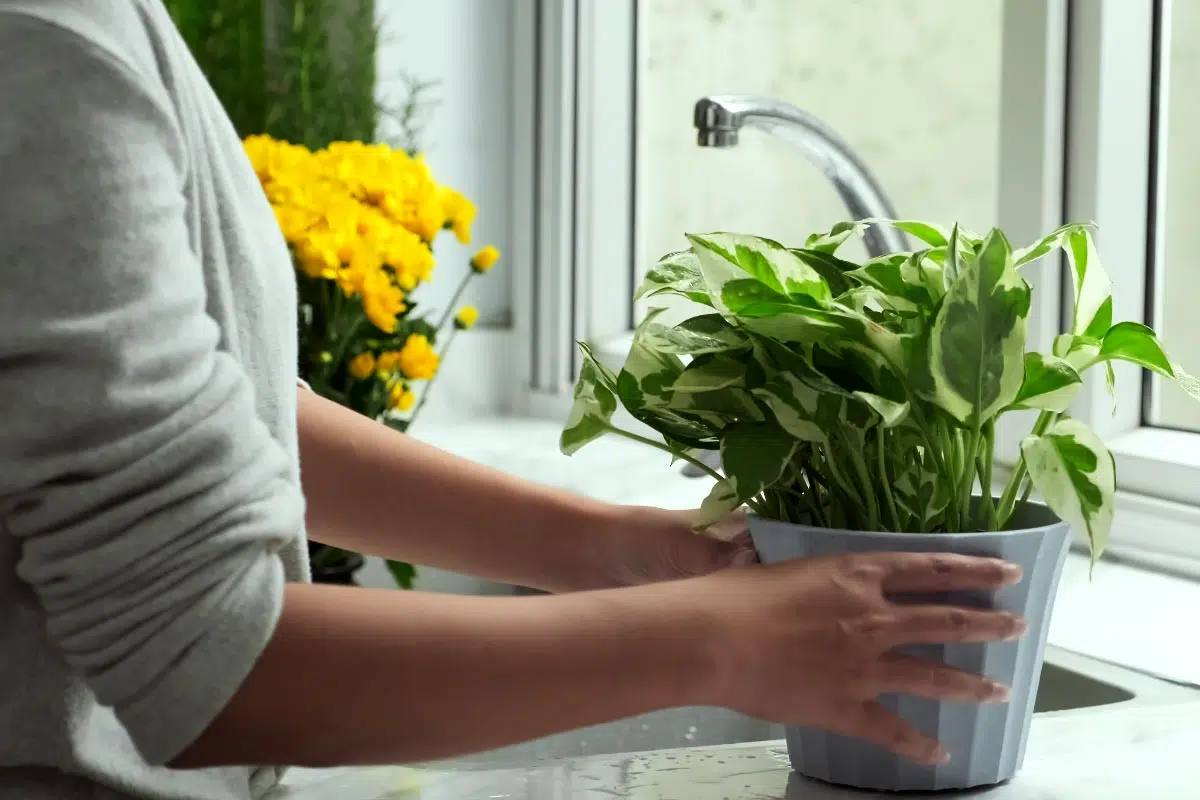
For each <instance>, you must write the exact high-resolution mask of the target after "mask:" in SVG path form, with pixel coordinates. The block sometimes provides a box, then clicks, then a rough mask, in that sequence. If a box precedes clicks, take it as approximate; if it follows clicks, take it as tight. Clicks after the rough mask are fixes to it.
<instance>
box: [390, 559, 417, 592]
mask: <svg viewBox="0 0 1200 800" xmlns="http://www.w3.org/2000/svg"><path fill="white" fill-rule="evenodd" d="M387 568H388V572H390V573H392V579H393V580H394V581H396V585H397V586H399V587H400V588H401V589H411V588H413V582H414V581H415V580H416V578H417V569H416V567H414V566H413V565H412V564H406V563H404V562H403V561H388V562H387Z"/></svg>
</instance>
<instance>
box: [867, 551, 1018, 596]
mask: <svg viewBox="0 0 1200 800" xmlns="http://www.w3.org/2000/svg"><path fill="white" fill-rule="evenodd" d="M879 557H880V558H881V559H882V564H881V566H882V567H883V572H882V575H881V588H882V589H883V592H884V594H920V593H927V592H954V591H966V590H972V589H980V590H989V589H1000V588H1003V587H1005V586H1009V585H1011V584H1014V583H1017V582H1018V581H1020V580H1021V568H1020V567H1018V566H1017V565H1016V564H1010V563H1008V562H1007V561H1001V560H1000V559H998V558H978V557H975V556H960V555H954V554H952V553H889V554H887V555H886V556H884V555H882V554H881V555H880V556H879Z"/></svg>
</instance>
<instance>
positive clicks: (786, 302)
mask: <svg viewBox="0 0 1200 800" xmlns="http://www.w3.org/2000/svg"><path fill="white" fill-rule="evenodd" d="M720 298H721V302H720V306H718V307H723V308H724V309H725V310H726V311H727V312H728V313H729V314H730V315H731V316H733V317H743V316H751V317H755V316H764V315H768V316H769V315H770V313H771V312H770V309H772V308H775V307H778V306H791V305H794V304H793V303H792V300H791V298H789V297H787V296H785V295H782V294H779V293H778V292H776V291H775V290H774V289H772V288H771V287H770V286H767V285H766V284H764V283H760V282H758V281H756V280H755V279H753V278H733V279H731V280H728V281H726V282H725V283H724V284H722V285H721V292H720ZM760 309H766V311H762V310H760Z"/></svg>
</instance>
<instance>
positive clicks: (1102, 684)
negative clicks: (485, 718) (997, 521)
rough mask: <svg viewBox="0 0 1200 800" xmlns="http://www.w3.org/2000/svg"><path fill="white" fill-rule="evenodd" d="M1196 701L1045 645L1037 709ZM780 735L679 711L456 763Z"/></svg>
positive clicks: (722, 713) (702, 711)
mask: <svg viewBox="0 0 1200 800" xmlns="http://www.w3.org/2000/svg"><path fill="white" fill-rule="evenodd" d="M1197 698H1200V688H1198V687H1192V686H1186V685H1181V684H1178V683H1173V682H1171V681H1167V680H1164V679H1160V678H1157V677H1155V676H1152V675H1146V674H1143V673H1139V672H1135V671H1133V670H1129V669H1125V668H1123V667H1119V666H1116V665H1114V664H1109V663H1107V662H1103V661H1098V660H1096V659H1092V658H1087V657H1085V656H1080V655H1078V654H1075V653H1071V652H1068V651H1066V650H1061V649H1059V648H1055V647H1047V648H1046V663H1045V665H1044V667H1043V669H1042V679H1041V682H1040V684H1039V689H1038V695H1037V700H1036V703H1035V705H1034V711H1035V713H1038V714H1056V713H1063V712H1068V711H1071V710H1074V709H1083V708H1095V707H1098V706H1108V705H1116V704H1123V703H1138V704H1150V703H1169V702H1178V701H1180V700H1195V699H1197ZM782 738H783V727H782V726H780V725H775V724H772V723H769V722H763V721H762V720H757V719H752V718H750V717H747V716H744V715H742V714H738V713H735V712H732V711H727V710H725V709H717V708H677V709H670V710H667V711H657V712H654V713H651V714H643V715H641V716H637V717H631V718H629V719H624V720H619V721H617V722H610V723H606V724H604V725H596V726H592V727H588V728H581V729H579V730H576V731H571V732H568V733H561V734H556V735H554V736H549V737H546V738H544V739H538V740H536V741H532V742H527V743H524V744H520V745H516V746H513V747H506V748H503V749H500V750H495V751H492V752H491V753H485V754H482V755H479V756H472V757H469V758H465V759H458V760H456V763H457V764H458V765H459V766H460V767H462V766H464V765H465V766H476V765H478V766H479V767H481V768H485V767H495V766H497V765H503V764H504V763H511V762H527V761H531V760H539V761H540V760H555V759H561V758H573V757H577V756H590V755H607V754H616V753H635V752H646V751H651V750H666V749H672V748H680V747H702V746H711V745H722V744H739V743H745V742H760V741H773V740H778V739H782Z"/></svg>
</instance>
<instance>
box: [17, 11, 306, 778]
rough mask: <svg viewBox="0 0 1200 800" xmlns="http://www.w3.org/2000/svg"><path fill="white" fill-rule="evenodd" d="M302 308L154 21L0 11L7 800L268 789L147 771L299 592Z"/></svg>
mask: <svg viewBox="0 0 1200 800" xmlns="http://www.w3.org/2000/svg"><path fill="white" fill-rule="evenodd" d="M294 292H295V287H294V282H293V274H292V270H291V266H290V263H289V258H288V253H287V249H286V247H285V245H284V242H283V240H282V238H281V236H280V233H279V231H278V228H277V226H276V224H275V221H274V218H273V216H272V213H271V210H270V208H269V206H268V205H267V203H266V201H265V199H264V198H263V195H262V192H261V190H260V188H259V186H258V183H257V180H256V178H255V175H254V172H253V170H252V168H251V167H250V165H249V163H248V162H247V160H246V158H245V156H244V154H243V152H242V149H241V146H240V143H239V141H238V138H237V135H236V134H235V132H234V130H233V128H232V126H231V125H230V123H229V121H228V119H227V118H226V116H225V114H224V113H223V111H222V109H221V107H220V105H219V103H218V101H217V99H216V98H215V96H214V95H213V93H212V91H211V90H210V88H209V86H208V84H207V82H206V81H205V79H204V77H203V75H202V74H201V73H200V71H199V69H198V68H197V66H196V64H195V62H194V61H193V60H192V58H191V57H190V55H189V53H188V51H187V48H186V46H185V44H184V42H183V41H182V39H181V37H180V36H179V35H178V33H177V32H176V30H175V28H174V26H173V25H172V23H171V20H170V18H169V16H168V15H167V13H166V11H165V10H164V8H163V6H162V5H161V2H160V0H0V798H4V800H10V799H11V800H26V799H28V800H51V799H53V800H82V799H83V798H88V800H100V799H101V798H104V800H108V799H109V798H126V797H137V798H169V799H171V800H185V799H186V800H244V799H245V798H247V797H256V796H259V795H261V794H262V793H263V792H264V791H266V790H267V789H268V788H269V787H270V786H271V784H272V783H273V782H274V780H275V776H276V771H275V770H274V769H272V768H264V769H255V770H251V769H222V770H205V771H197V772H173V771H171V770H167V769H164V768H162V767H161V766H156V765H161V764H163V763H164V762H166V761H169V760H170V759H171V758H172V757H173V756H175V755H176V754H177V753H178V752H179V751H180V750H181V749H183V748H184V747H186V746H187V745H188V744H189V743H190V742H191V741H192V740H193V739H195V737H196V736H197V735H198V734H199V733H200V732H201V731H202V730H203V729H204V728H205V727H206V726H207V724H208V723H209V722H210V721H211V720H212V719H213V718H214V717H215V716H216V715H217V714H218V713H219V712H220V710H221V709H222V707H223V706H224V705H225V704H226V703H227V702H228V701H229V699H230V697H231V696H232V695H233V693H234V692H235V690H236V689H237V687H238V685H239V683H240V682H241V681H242V680H243V678H244V677H245V676H246V674H247V673H248V671H249V670H250V669H251V667H252V666H253V664H254V662H255V659H256V658H257V657H258V655H259V654H260V653H261V651H262V649H263V647H264V645H265V643H266V642H267V640H268V639H269V638H270V636H271V633H272V630H273V626H274V625H275V622H276V620H277V618H278V615H279V611H280V605H281V598H282V590H283V585H284V581H285V580H304V579H305V576H306V573H307V564H306V559H305V548H304V547H303V543H304V531H303V524H304V523H303V518H304V508H303V499H302V496H301V491H300V486H299V474H298V455H297V445H296V344H295V340H296V322H295V298H294ZM298 702H303V699H302V698H300V699H298Z"/></svg>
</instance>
